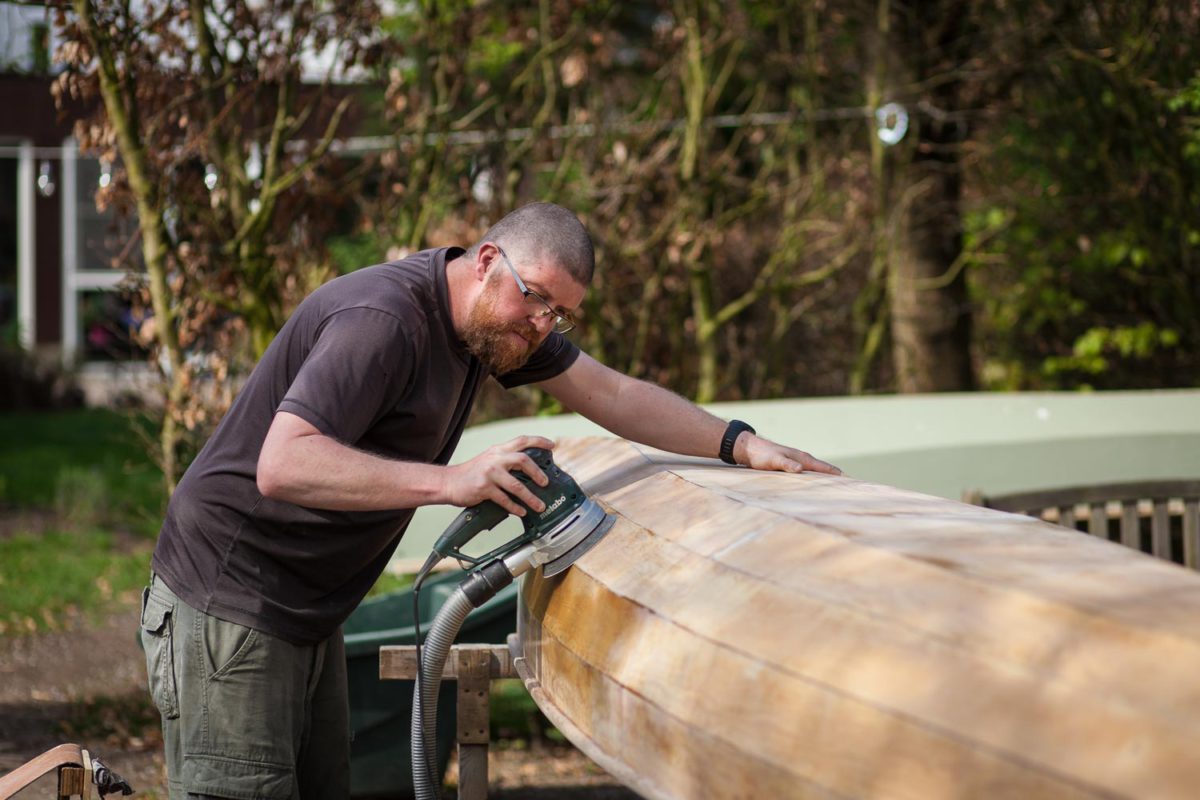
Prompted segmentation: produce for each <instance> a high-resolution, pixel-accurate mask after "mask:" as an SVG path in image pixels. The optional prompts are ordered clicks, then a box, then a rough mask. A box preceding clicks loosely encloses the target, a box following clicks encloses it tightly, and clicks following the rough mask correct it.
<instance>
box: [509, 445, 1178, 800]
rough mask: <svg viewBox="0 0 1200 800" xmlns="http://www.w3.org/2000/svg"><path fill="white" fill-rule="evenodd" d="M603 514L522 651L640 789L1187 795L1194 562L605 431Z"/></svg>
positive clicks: (534, 586) (533, 671)
mask: <svg viewBox="0 0 1200 800" xmlns="http://www.w3.org/2000/svg"><path fill="white" fill-rule="evenodd" d="M555 460H556V461H557V462H558V463H559V464H561V465H562V466H563V467H564V468H565V469H567V470H568V471H569V472H570V473H571V474H572V475H573V476H574V477H575V478H576V479H577V480H578V481H579V482H580V483H581V484H582V485H583V487H584V489H585V490H587V491H588V492H589V494H591V495H592V496H593V497H595V498H596V499H598V500H599V501H600V502H602V503H603V504H604V505H605V506H606V507H607V508H608V509H609V510H610V511H612V512H613V513H615V514H616V515H617V516H618V521H617V523H616V525H615V526H614V527H613V529H612V531H611V532H610V534H609V535H608V537H607V538H606V539H605V540H603V541H602V542H600V544H599V545H597V546H596V548H595V549H594V550H593V551H591V552H590V553H588V554H587V555H586V556H584V557H583V558H582V559H581V560H580V561H579V562H578V563H577V564H576V565H575V566H574V567H573V568H572V569H571V570H569V571H568V572H567V573H565V574H564V575H563V576H560V577H559V578H557V579H554V580H546V579H543V578H541V576H540V574H534V575H532V576H529V577H527V578H526V579H525V584H524V586H523V588H522V608H521V611H520V627H519V634H520V650H521V655H522V656H523V661H519V662H518V664H517V666H518V668H519V669H521V670H523V672H524V674H525V675H526V676H527V678H528V679H529V680H528V683H529V685H530V688H531V690H532V692H533V694H534V696H535V698H536V699H537V700H538V703H539V705H541V707H542V708H543V710H544V711H546V713H547V714H548V715H549V716H550V717H551V719H552V721H554V722H555V723H556V724H558V725H559V727H560V728H561V729H562V730H563V731H564V733H566V734H567V735H568V737H569V738H571V739H572V740H573V741H574V742H575V744H576V745H578V746H579V747H581V748H582V749H583V750H584V751H585V752H587V753H588V754H589V755H590V756H591V757H592V758H593V759H595V760H596V761H597V762H598V763H600V764H601V765H602V766H604V767H605V768H606V769H608V770H609V771H610V772H612V773H613V774H615V775H617V776H618V777H619V778H621V779H622V780H624V781H625V782H626V783H628V784H629V785H630V786H631V787H633V788H634V789H636V790H637V791H638V792H640V793H641V794H644V795H645V796H647V797H651V798H694V797H704V798H721V797H739V798H740V797H814V798H815V797H821V798H827V797H872V798H883V797H889V798H890V797H896V798H913V799H914V800H930V798H947V797H986V798H1022V800H1024V799H1025V798H1074V797H1129V798H1149V797H1153V798H1176V797H1177V798H1185V797H1187V798H1192V797H1196V796H1197V794H1198V793H1200V680H1198V679H1197V677H1196V676H1197V675H1200V576H1197V575H1196V574H1195V573H1193V572H1191V571H1189V570H1185V569H1182V568H1179V567H1176V566H1172V565H1170V564H1166V563H1163V562H1161V561H1158V560H1155V559H1152V558H1150V557H1148V556H1145V555H1142V554H1139V553H1136V552H1133V551H1131V550H1129V549H1128V548H1125V547H1122V546H1120V545H1117V544H1114V543H1109V542H1105V541H1100V540H1097V539H1096V538H1095V537H1090V536H1084V535H1080V534H1078V533H1072V532H1069V531H1065V530H1062V529H1060V528H1057V527H1055V526H1053V525H1050V524H1047V523H1044V522H1041V521H1038V520H1034V519H1032V518H1028V517H1021V516H1017V515H1014V514H1006V513H1001V512H997V511H992V510H989V509H984V508H978V507H974V506H970V505H965V504H960V503H956V502H951V501H948V500H943V499H940V498H935V497H930V496H926V495H921V494H917V493H913V492H908V491H903V490H899V489H894V488H891V487H887V486H880V485H876V484H869V483H864V482H861V481H856V480H853V479H851V478H833V477H829V476H822V475H815V474H803V475H788V474H778V473H775V474H771V473H761V472H754V471H751V470H746V469H740V468H730V467H725V466H723V465H721V464H719V463H718V462H715V461H708V460H702V459H686V458H679V457H675V456H667V455H664V454H661V453H658V452H657V451H653V450H648V449H644V448H639V447H636V446H634V445H631V444H629V443H627V442H622V441H619V440H612V439H574V440H563V441H561V442H560V443H559V446H558V447H557V448H556V450H555Z"/></svg>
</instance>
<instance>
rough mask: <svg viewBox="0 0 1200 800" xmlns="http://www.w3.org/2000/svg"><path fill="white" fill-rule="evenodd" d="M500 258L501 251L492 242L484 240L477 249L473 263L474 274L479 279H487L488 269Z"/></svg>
mask: <svg viewBox="0 0 1200 800" xmlns="http://www.w3.org/2000/svg"><path fill="white" fill-rule="evenodd" d="M499 259H500V251H499V250H498V249H496V245H494V244H492V243H491V242H484V243H483V244H481V245H479V248H478V249H477V250H476V251H475V263H473V264H472V265H471V271H472V275H473V276H474V278H475V280H477V281H481V282H482V281H484V280H486V279H487V274H488V270H489V269H491V267H492V265H493V264H495V263H496V262H497V261H498V260H499Z"/></svg>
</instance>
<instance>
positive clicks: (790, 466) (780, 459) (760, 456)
mask: <svg viewBox="0 0 1200 800" xmlns="http://www.w3.org/2000/svg"><path fill="white" fill-rule="evenodd" d="M749 444H750V446H751V447H750V449H748V450H747V453H748V455H749V459H750V461H749V466H750V467H752V468H754V469H766V470H776V471H779V472H791V473H799V472H806V471H807V472H821V473H824V474H826V475H841V474H842V471H841V470H840V469H838V468H837V467H835V466H834V465H833V464H830V463H829V462H828V461H822V460H821V459H819V458H816V457H815V456H813V455H811V454H810V453H806V452H804V451H803V450H796V449H794V448H791V447H784V446H783V445H779V444H776V443H775V442H772V441H770V440H768V439H762V438H761V437H754V441H752V442H751V443H749Z"/></svg>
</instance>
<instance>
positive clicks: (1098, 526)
mask: <svg viewBox="0 0 1200 800" xmlns="http://www.w3.org/2000/svg"><path fill="white" fill-rule="evenodd" d="M1088 533H1090V534H1091V535H1092V536H1098V537H1100V538H1101V539H1107V538H1108V509H1107V508H1106V504H1105V503H1103V502H1100V503H1092V504H1091V508H1090V509H1089V510H1088Z"/></svg>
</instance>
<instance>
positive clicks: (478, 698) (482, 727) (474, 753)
mask: <svg viewBox="0 0 1200 800" xmlns="http://www.w3.org/2000/svg"><path fill="white" fill-rule="evenodd" d="M451 652H452V655H453V659H454V661H455V662H456V663H455V672H456V673H457V674H458V719H457V722H458V734H457V741H458V797H459V800H486V798H487V789H488V741H489V738H490V737H489V721H488V706H489V702H488V701H489V699H490V697H491V664H492V658H493V656H492V653H491V652H489V651H488V650H478V649H476V650H468V649H458V650H456V651H455V650H452V651H451Z"/></svg>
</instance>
